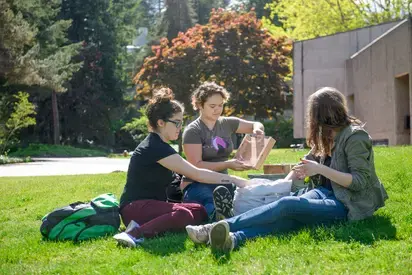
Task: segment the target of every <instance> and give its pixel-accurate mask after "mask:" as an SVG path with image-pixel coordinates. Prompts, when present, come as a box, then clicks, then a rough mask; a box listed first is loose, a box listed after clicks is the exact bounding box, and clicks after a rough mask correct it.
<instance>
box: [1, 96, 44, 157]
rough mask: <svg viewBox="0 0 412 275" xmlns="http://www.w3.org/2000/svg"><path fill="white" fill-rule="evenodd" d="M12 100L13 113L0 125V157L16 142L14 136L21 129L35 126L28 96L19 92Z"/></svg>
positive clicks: (33, 110)
mask: <svg viewBox="0 0 412 275" xmlns="http://www.w3.org/2000/svg"><path fill="white" fill-rule="evenodd" d="M14 98H15V99H16V102H15V103H14V107H13V112H12V113H11V114H10V117H9V118H8V119H7V121H6V123H5V124H0V155H1V154H3V153H4V152H6V150H7V149H8V147H9V146H10V145H12V144H14V143H17V142H18V140H17V139H16V136H17V134H18V132H19V131H20V130H21V129H24V128H27V127H29V126H31V125H36V119H35V118H34V117H33V115H35V114H36V111H35V106H34V105H33V104H32V103H31V102H30V101H29V95H28V94H27V93H23V92H19V93H18V94H16V95H14Z"/></svg>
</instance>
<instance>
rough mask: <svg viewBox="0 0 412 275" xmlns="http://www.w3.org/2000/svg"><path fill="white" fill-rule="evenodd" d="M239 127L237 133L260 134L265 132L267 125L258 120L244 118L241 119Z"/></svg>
mask: <svg viewBox="0 0 412 275" xmlns="http://www.w3.org/2000/svg"><path fill="white" fill-rule="evenodd" d="M239 120H240V122H239V127H238V128H237V130H236V133H239V134H250V133H254V134H258V135H263V134H264V133H265V127H264V126H263V124H262V123H260V122H257V121H247V120H244V119H239Z"/></svg>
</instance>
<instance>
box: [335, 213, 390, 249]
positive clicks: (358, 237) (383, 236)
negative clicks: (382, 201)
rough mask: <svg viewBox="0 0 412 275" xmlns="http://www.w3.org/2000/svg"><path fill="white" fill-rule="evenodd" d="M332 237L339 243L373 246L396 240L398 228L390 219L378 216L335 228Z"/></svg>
mask: <svg viewBox="0 0 412 275" xmlns="http://www.w3.org/2000/svg"><path fill="white" fill-rule="evenodd" d="M332 235H333V237H334V238H335V240H337V241H343V242H353V241H356V242H359V243H361V244H365V245H371V244H373V243H375V242H376V241H379V240H395V239H396V227H395V226H394V225H393V224H392V222H391V219H390V218H389V217H387V216H383V215H376V216H373V217H371V218H368V219H366V220H363V221H358V222H352V223H346V224H344V225H341V226H335V227H334V230H332Z"/></svg>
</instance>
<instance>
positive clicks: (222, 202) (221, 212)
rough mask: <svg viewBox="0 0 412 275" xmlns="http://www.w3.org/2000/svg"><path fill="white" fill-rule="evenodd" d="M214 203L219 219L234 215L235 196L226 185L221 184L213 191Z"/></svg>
mask: <svg viewBox="0 0 412 275" xmlns="http://www.w3.org/2000/svg"><path fill="white" fill-rule="evenodd" d="M213 203H214V205H215V209H216V219H217V220H222V219H225V218H230V217H232V216H233V213H232V208H233V198H232V195H231V194H230V191H229V190H228V189H227V188H226V187H224V186H219V187H217V188H216V189H215V190H214V191H213Z"/></svg>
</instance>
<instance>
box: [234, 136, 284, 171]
mask: <svg viewBox="0 0 412 275" xmlns="http://www.w3.org/2000/svg"><path fill="white" fill-rule="evenodd" d="M275 143H276V140H275V139H273V138H272V137H264V136H256V135H250V134H246V135H245V137H244V138H243V140H242V143H241V144H240V146H239V148H238V149H237V152H236V154H235V159H238V160H240V161H243V162H244V163H245V164H246V165H249V166H251V167H253V168H254V169H260V167H261V166H262V164H263V163H264V162H265V160H266V158H267V156H268V155H269V153H270V150H272V148H273V146H274V145H275Z"/></svg>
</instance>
